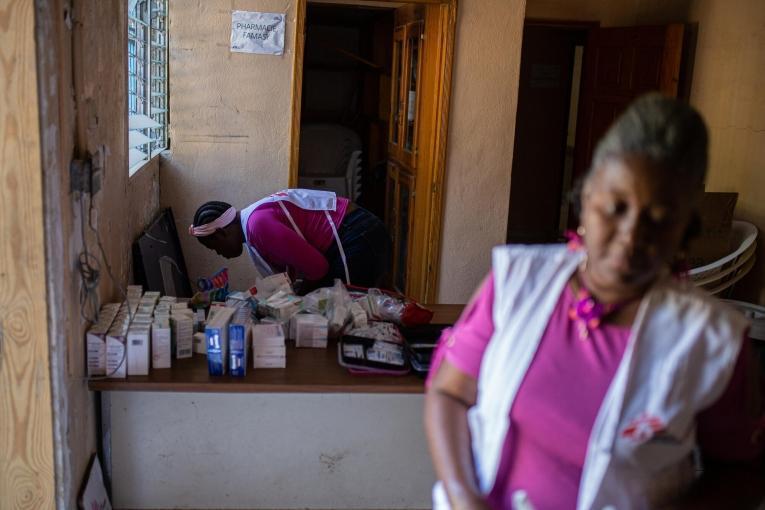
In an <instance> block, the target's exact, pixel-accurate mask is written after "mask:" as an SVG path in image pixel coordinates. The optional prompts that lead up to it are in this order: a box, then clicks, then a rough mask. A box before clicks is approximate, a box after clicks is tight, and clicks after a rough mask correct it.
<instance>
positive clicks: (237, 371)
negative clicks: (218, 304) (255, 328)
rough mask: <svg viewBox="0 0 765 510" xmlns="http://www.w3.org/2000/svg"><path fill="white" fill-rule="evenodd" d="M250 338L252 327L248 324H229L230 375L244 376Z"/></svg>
mask: <svg viewBox="0 0 765 510" xmlns="http://www.w3.org/2000/svg"><path fill="white" fill-rule="evenodd" d="M251 339H252V329H250V327H249V325H248V324H241V323H238V324H233V323H232V324H229V326H228V345H229V367H230V369H229V370H230V372H231V375H233V376H235V377H244V376H245V375H247V359H248V352H249V350H250V342H251Z"/></svg>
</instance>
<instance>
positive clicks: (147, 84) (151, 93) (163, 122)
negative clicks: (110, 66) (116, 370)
mask: <svg viewBox="0 0 765 510" xmlns="http://www.w3.org/2000/svg"><path fill="white" fill-rule="evenodd" d="M127 3H128V13H127V14H128V18H127V25H128V26H127V29H128V44H127V105H126V106H127V108H126V109H127V120H128V158H127V159H128V164H127V166H128V175H129V176H132V175H134V174H135V173H136V172H138V171H139V170H140V169H141V168H143V167H144V166H145V165H147V164H149V163H150V162H151V161H152V160H153V159H154V158H155V157H156V156H157V155H158V154H159V153H160V152H162V151H165V150H168V149H169V147H170V138H169V128H170V122H169V110H170V94H169V79H168V78H169V77H168V60H169V59H168V56H169V55H168V46H169V45H168V41H169V30H168V29H169V26H168V0H127ZM139 158H140V159H139Z"/></svg>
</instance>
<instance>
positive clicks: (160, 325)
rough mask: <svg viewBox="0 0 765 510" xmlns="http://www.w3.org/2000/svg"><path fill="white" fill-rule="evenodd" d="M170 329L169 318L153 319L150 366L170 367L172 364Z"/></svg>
mask: <svg viewBox="0 0 765 510" xmlns="http://www.w3.org/2000/svg"><path fill="white" fill-rule="evenodd" d="M172 344H173V341H172V330H171V329H170V321H169V319H158V320H155V321H154V324H153V325H152V328H151V367H152V368H170V367H171V366H172V364H173V362H172V359H173V349H172Z"/></svg>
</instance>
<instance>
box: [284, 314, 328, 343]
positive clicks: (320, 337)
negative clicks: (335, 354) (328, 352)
mask: <svg viewBox="0 0 765 510" xmlns="http://www.w3.org/2000/svg"><path fill="white" fill-rule="evenodd" d="M293 320H294V321H295V346H296V347H315V348H326V347H327V329H328V324H329V323H328V321H327V319H326V318H325V317H324V316H322V315H315V314H308V313H307V314H298V315H295V317H293Z"/></svg>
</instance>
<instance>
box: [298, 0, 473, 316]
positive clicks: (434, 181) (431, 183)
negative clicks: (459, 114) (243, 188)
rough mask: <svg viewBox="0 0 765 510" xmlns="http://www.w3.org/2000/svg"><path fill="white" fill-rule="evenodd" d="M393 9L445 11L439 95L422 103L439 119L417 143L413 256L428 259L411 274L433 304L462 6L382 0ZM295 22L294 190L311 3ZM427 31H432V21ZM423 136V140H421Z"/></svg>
mask: <svg viewBox="0 0 765 510" xmlns="http://www.w3.org/2000/svg"><path fill="white" fill-rule="evenodd" d="M381 1H383V2H386V3H390V4H400V3H407V4H422V5H430V6H438V5H440V6H441V9H440V10H439V12H438V15H437V20H436V21H435V22H437V24H438V29H437V31H436V34H437V37H435V38H434V39H435V40H436V44H437V48H438V51H437V55H438V59H437V67H436V73H435V83H434V84H433V89H432V90H437V91H440V93H439V94H435V95H434V97H433V98H432V100H431V101H429V102H427V104H423V105H422V108H423V109H427V114H428V115H431V116H432V118H433V119H434V124H433V125H434V129H432V130H431V132H432V135H431V139H430V140H427V141H426V142H427V143H426V144H422V145H420V144H418V145H420V146H422V147H427V150H423V151H422V152H421V153H420V155H419V157H418V160H419V161H421V163H422V166H421V167H420V168H422V169H423V174H422V176H423V177H425V178H424V179H423V178H421V177H418V182H417V183H416V186H417V190H416V193H417V199H418V201H419V203H420V204H421V207H417V211H413V212H415V213H421V212H424V213H425V217H423V216H419V217H420V218H421V219H422V222H421V226H420V228H417V229H414V231H413V232H411V235H412V237H413V238H414V239H415V242H416V243H418V244H419V245H420V246H421V247H422V248H423V249H418V250H416V251H414V253H420V254H424V256H422V257H420V259H419V260H417V261H415V262H414V263H411V264H410V267H411V272H410V275H409V278H410V280H409V281H410V284H411V288H412V291H411V292H410V293H411V294H412V296H413V297H415V298H417V299H419V300H421V301H423V302H428V303H433V302H435V300H436V293H437V290H438V277H439V274H438V273H439V264H440V259H441V232H442V224H443V202H444V184H445V177H446V144H447V137H448V126H449V103H450V98H451V89H452V68H453V64H454V41H455V37H456V30H457V2H458V0H406V1H404V2H401V1H398V0H381ZM344 3H345V2H343V0H338V1H337V4H338V5H343V4H344ZM296 11H297V12H296V16H295V17H296V22H295V60H294V65H293V69H292V125H291V129H290V167H289V186H290V187H295V186H297V184H298V161H299V155H300V154H299V151H300V115H301V101H302V91H303V55H304V52H305V22H306V13H307V0H298V2H297V6H296ZM425 30H426V31H427V20H426V26H425ZM418 137H419V135H418Z"/></svg>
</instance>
